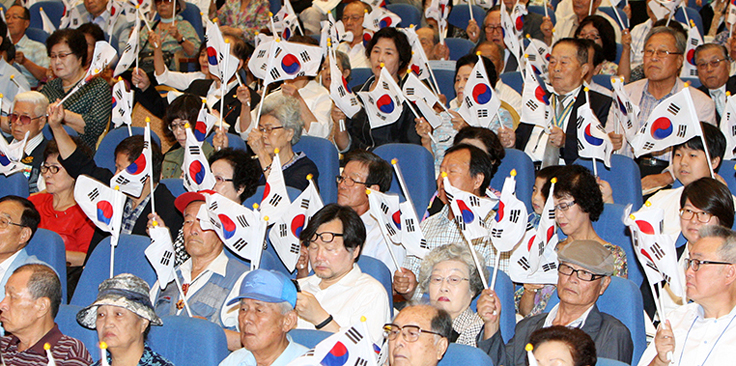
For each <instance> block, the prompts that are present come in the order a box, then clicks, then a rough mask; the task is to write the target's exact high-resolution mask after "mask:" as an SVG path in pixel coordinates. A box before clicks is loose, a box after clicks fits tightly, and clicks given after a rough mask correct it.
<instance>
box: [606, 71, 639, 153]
mask: <svg viewBox="0 0 736 366" xmlns="http://www.w3.org/2000/svg"><path fill="white" fill-rule="evenodd" d="M611 85H612V86H613V102H614V103H616V108H614V109H613V113H614V114H615V117H616V120H617V121H618V123H620V124H621V126H623V128H624V134H625V135H626V140H627V141H632V140H633V139H634V137H635V136H636V132H637V131H638V126H639V106H638V105H636V104H634V103H633V102H632V101H631V99H630V98H629V94H628V93H627V92H626V91H625V90H624V77H623V76H621V77H618V76H612V77H611Z"/></svg>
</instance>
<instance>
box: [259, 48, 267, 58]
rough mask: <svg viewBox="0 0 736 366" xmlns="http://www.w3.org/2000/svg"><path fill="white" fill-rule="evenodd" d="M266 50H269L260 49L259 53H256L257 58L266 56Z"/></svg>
mask: <svg viewBox="0 0 736 366" xmlns="http://www.w3.org/2000/svg"><path fill="white" fill-rule="evenodd" d="M266 52H268V50H260V51H258V55H256V58H264V57H266Z"/></svg>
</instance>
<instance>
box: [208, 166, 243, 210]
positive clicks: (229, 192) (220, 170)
mask: <svg viewBox="0 0 736 366" xmlns="http://www.w3.org/2000/svg"><path fill="white" fill-rule="evenodd" d="M210 168H211V169H212V175H214V176H215V188H213V190H214V191H215V192H217V193H219V194H221V195H223V196H225V197H227V198H229V199H230V200H232V201H235V202H237V203H241V202H240V194H241V193H243V190H244V188H240V189H238V190H236V189H235V186H234V185H233V173H235V170H234V169H233V166H232V165H230V162H229V161H227V160H225V159H220V160H217V161H215V162H214V163H212V166H211V167H210Z"/></svg>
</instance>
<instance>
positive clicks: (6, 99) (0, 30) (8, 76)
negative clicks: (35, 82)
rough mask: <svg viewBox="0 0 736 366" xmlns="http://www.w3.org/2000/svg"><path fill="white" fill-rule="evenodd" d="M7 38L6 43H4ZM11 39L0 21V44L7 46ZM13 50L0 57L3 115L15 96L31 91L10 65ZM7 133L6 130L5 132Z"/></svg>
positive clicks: (20, 74)
mask: <svg viewBox="0 0 736 366" xmlns="http://www.w3.org/2000/svg"><path fill="white" fill-rule="evenodd" d="M5 38H8V41H7V43H5V42H4V40H5ZM9 43H12V39H10V38H9V37H8V26H7V25H6V24H5V21H3V20H0V44H5V45H7V46H9ZM12 51H13V49H12V48H9V49H6V50H5V51H3V52H2V54H3V57H0V94H2V95H3V100H2V105H0V108H1V109H2V112H3V113H4V114H9V113H10V109H11V105H12V104H11V101H12V100H13V98H15V95H16V94H19V93H22V92H25V91H29V90H31V86H30V84H28V80H26V78H25V77H22V76H23V74H22V73H21V72H20V71H18V69H16V68H15V67H13V66H12V65H11V64H10V63H12V62H13V60H14V53H13V52H12ZM5 131H6V132H7V130H5Z"/></svg>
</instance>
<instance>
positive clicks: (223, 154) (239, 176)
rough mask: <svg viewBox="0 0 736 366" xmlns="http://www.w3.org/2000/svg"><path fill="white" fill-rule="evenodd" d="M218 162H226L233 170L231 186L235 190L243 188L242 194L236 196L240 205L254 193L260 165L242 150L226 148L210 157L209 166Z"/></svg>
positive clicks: (259, 174) (259, 173)
mask: <svg viewBox="0 0 736 366" xmlns="http://www.w3.org/2000/svg"><path fill="white" fill-rule="evenodd" d="M218 160H225V161H227V162H228V164H230V166H231V167H232V168H233V186H234V187H235V190H238V189H240V188H243V193H241V194H240V196H238V198H239V199H240V202H241V203H242V202H243V201H245V200H246V199H248V197H250V196H252V195H254V194H255V193H256V188H258V179H259V177H260V176H261V173H262V172H261V167H260V165H258V162H257V161H256V160H255V159H253V157H252V156H251V155H249V154H248V153H246V152H245V151H243V150H237V149H234V148H232V147H228V148H226V149H222V150H220V151H218V152H216V153H214V154H212V156H210V159H209V162H210V166H212V164H213V163H214V162H216V161H218Z"/></svg>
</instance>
